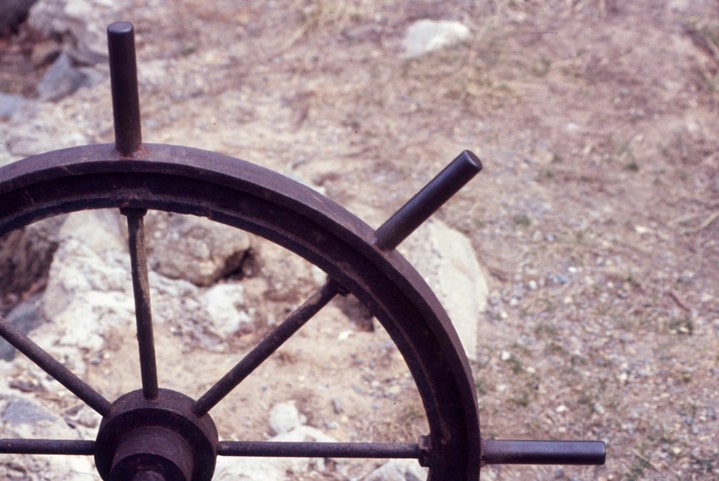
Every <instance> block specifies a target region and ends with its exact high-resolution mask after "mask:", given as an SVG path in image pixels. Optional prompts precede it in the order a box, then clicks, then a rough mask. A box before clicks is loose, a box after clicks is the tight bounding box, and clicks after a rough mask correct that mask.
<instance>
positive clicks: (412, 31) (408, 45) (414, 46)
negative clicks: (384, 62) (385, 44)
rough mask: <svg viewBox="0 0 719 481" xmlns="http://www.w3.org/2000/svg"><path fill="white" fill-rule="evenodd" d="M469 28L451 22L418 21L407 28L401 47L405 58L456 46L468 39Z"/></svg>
mask: <svg viewBox="0 0 719 481" xmlns="http://www.w3.org/2000/svg"><path fill="white" fill-rule="evenodd" d="M469 34H470V32H469V28H468V27H467V26H466V25H464V24H462V23H460V22H455V21H451V20H418V21H416V22H414V23H413V24H412V25H410V26H409V28H408V29H407V33H406V35H405V37H404V40H403V42H402V45H403V47H404V57H405V58H416V57H421V56H422V55H425V54H427V53H429V52H432V51H435V50H439V49H441V48H444V47H448V46H450V45H454V44H457V43H459V42H462V41H464V40H466V39H468V38H469Z"/></svg>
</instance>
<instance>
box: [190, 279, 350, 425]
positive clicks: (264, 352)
mask: <svg viewBox="0 0 719 481" xmlns="http://www.w3.org/2000/svg"><path fill="white" fill-rule="evenodd" d="M337 293H338V291H337V286H336V285H335V283H334V282H333V281H328V282H327V283H325V284H324V285H323V286H322V287H320V288H319V289H317V290H316V291H315V292H314V293H313V294H312V296H310V298H309V299H307V301H305V303H304V304H302V305H301V306H300V307H299V308H297V309H296V310H295V311H294V312H292V314H290V315H289V316H288V317H287V319H285V321H284V322H283V323H282V324H280V325H279V326H278V327H277V328H276V329H275V330H274V331H272V332H271V333H270V334H269V335H268V336H267V337H266V338H264V339H263V340H262V341H261V342H260V343H259V344H258V345H257V346H255V348H254V349H253V350H252V351H250V353H249V354H247V355H246V356H245V357H244V358H243V359H242V360H241V361H240V362H238V363H237V364H236V365H235V367H233V368H232V369H231V370H230V371H229V372H228V373H227V374H225V376H224V377H223V378H222V379H220V380H219V381H218V382H217V383H216V384H215V385H214V386H212V387H211V388H210V389H209V390H208V391H207V392H206V393H205V394H203V395H202V397H200V399H198V400H197V402H196V403H195V405H194V406H193V408H192V410H193V412H194V413H195V414H197V415H198V416H202V415H204V414H206V413H207V412H208V411H209V410H210V409H212V407H213V406H215V404H217V403H218V402H220V401H221V400H222V399H223V398H224V397H225V396H226V395H227V394H229V392H230V391H232V390H233V389H234V388H235V387H237V385H238V384H240V383H241V382H242V380H243V379H245V378H246V377H247V376H248V375H249V374H250V373H251V372H252V371H254V370H255V369H256V368H257V367H258V366H259V365H260V364H262V363H263V362H264V361H265V360H266V359H267V358H268V357H269V356H270V355H271V354H272V353H273V352H275V351H276V350H277V348H279V347H280V346H281V345H282V344H284V342H285V341H287V340H288V339H289V338H290V337H292V336H293V335H294V334H295V333H296V332H297V331H298V330H299V329H300V328H301V327H302V326H303V325H305V323H306V322H307V321H309V320H310V319H312V317H313V316H314V315H315V314H317V313H318V312H319V311H320V309H322V308H323V307H324V306H326V305H327V303H328V302H330V301H331V300H332V299H333V298H334V297H335V296H336V295H337Z"/></svg>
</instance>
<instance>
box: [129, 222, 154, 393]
mask: <svg viewBox="0 0 719 481" xmlns="http://www.w3.org/2000/svg"><path fill="white" fill-rule="evenodd" d="M122 213H123V214H124V215H125V216H127V229H128V243H129V247H130V262H131V265H132V290H133V292H134V296H135V319H136V321H137V342H138V345H139V348H140V371H141V375H142V394H143V395H144V396H145V399H157V396H158V393H159V388H158V383H157V364H156V361H155V341H154V338H153V334H152V309H151V304H150V281H149V278H148V273H147V251H146V249H145V227H144V224H143V217H144V216H145V213H146V211H145V210H136V209H122Z"/></svg>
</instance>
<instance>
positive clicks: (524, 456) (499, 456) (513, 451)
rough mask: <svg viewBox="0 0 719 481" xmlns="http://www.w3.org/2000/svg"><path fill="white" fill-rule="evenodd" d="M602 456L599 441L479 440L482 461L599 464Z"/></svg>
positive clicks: (602, 447) (603, 447) (603, 455)
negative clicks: (480, 441) (480, 442)
mask: <svg viewBox="0 0 719 481" xmlns="http://www.w3.org/2000/svg"><path fill="white" fill-rule="evenodd" d="M606 455H607V450H606V446H605V445H604V443H603V442H601V441H527V440H497V439H488V440H485V441H482V461H483V464H580V465H601V464H604V461H605V459H606Z"/></svg>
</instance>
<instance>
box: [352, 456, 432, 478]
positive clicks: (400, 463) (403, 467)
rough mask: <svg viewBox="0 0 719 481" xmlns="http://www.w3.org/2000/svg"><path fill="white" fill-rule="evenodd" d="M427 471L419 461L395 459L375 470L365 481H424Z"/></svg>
mask: <svg viewBox="0 0 719 481" xmlns="http://www.w3.org/2000/svg"><path fill="white" fill-rule="evenodd" d="M426 478H427V470H426V469H425V468H422V467H421V466H420V465H419V463H417V461H413V460H408V459H403V460H399V459H393V460H391V461H388V462H386V463H385V464H383V465H382V466H380V467H379V468H377V469H375V470H374V471H372V472H371V473H369V474H368V475H367V476H365V477H364V479H363V481H424V480H425V479H426Z"/></svg>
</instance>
